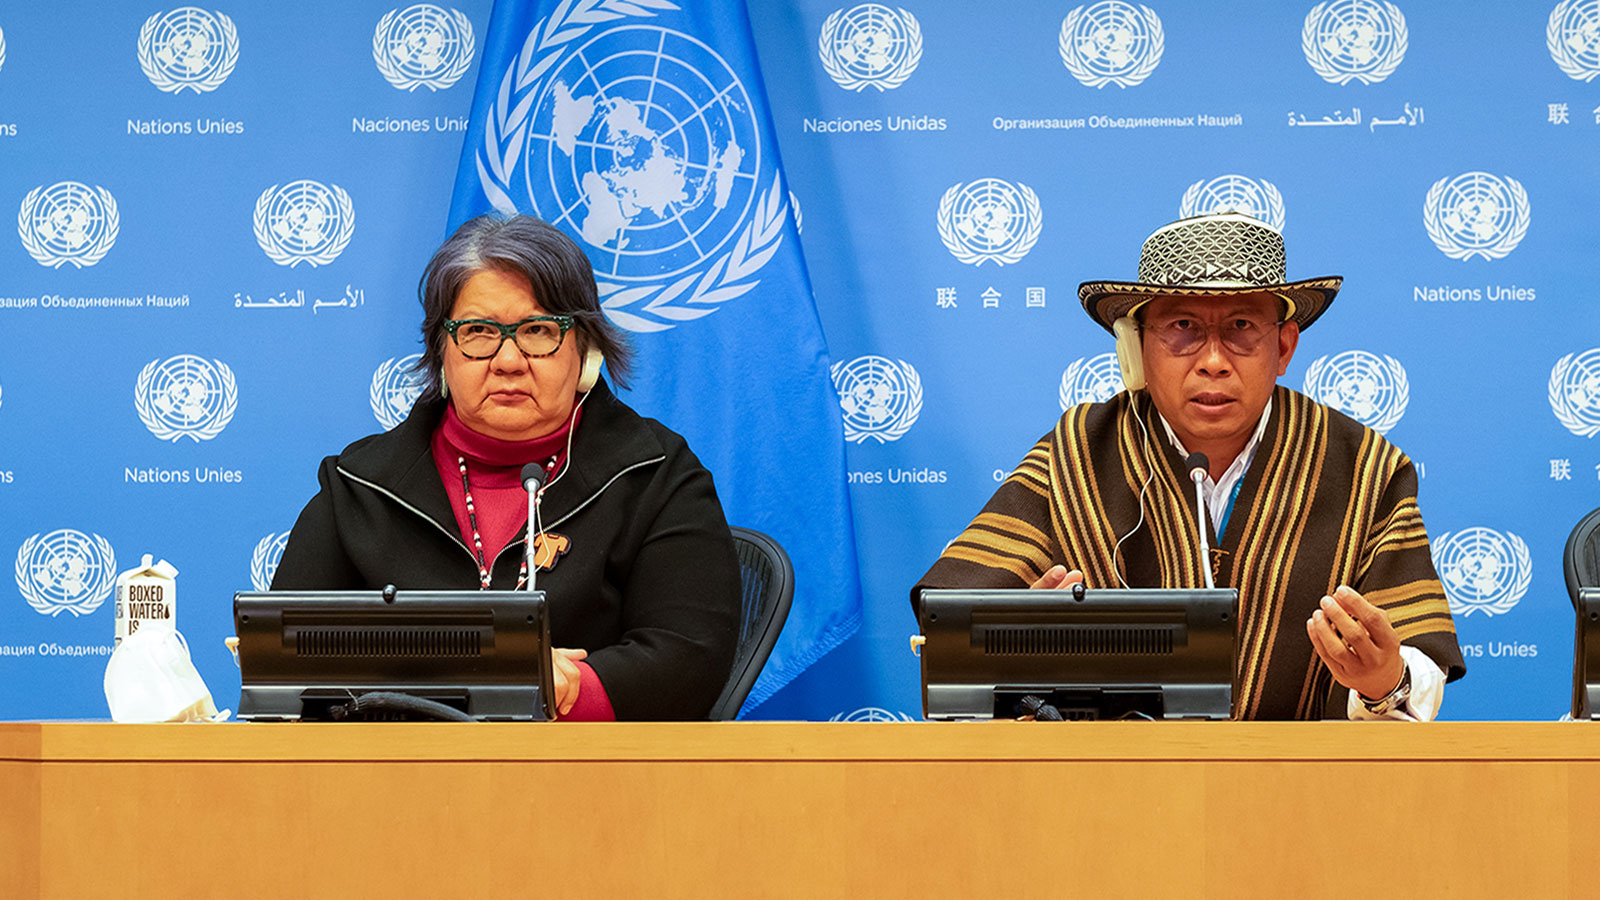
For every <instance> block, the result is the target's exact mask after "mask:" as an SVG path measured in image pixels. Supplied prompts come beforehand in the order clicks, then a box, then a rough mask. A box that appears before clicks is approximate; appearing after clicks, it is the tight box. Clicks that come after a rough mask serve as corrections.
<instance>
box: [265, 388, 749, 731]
mask: <svg viewBox="0 0 1600 900" xmlns="http://www.w3.org/2000/svg"><path fill="white" fill-rule="evenodd" d="M444 408H445V407H444V401H434V402H431V403H424V402H419V403H418V404H417V405H416V406H415V407H413V408H412V410H411V414H410V415H409V416H407V417H406V420H405V421H404V422H402V423H400V424H399V425H397V426H395V428H394V429H393V430H392V431H389V432H386V433H383V434H375V435H370V436H368V437H365V438H362V439H361V440H359V441H356V442H355V443H353V444H351V445H350V446H348V447H346V448H345V449H344V452H342V453H340V454H339V455H338V456H330V457H328V458H326V459H324V460H323V461H322V467H321V469H320V470H319V471H318V472H317V481H318V482H319V484H320V485H321V490H320V491H318V493H317V495H316V496H315V497H313V498H311V502H310V503H308V504H306V508H305V510H304V511H303V512H301V513H300V518H299V519H298V520H297V521H296V522H295V525H294V531H293V532H292V533H291V534H290V536H289V543H288V546H286V547H285V548H284V551H283V557H282V559H281V560H280V561H279V563H278V570H277V573H276V574H275V575H274V576H273V579H272V589H273V590H276V591H282V590H361V589H372V590H376V589H381V588H382V587H383V586H384V585H387V584H393V585H395V586H396V587H398V588H400V589H402V590H405V589H421V588H431V589H436V590H437V589H443V590H464V591H466V590H476V589H477V588H478V587H479V583H478V581H479V579H478V565H477V562H476V560H475V559H474V557H473V555H472V552H471V551H470V550H469V549H468V548H467V545H466V544H465V543H464V542H463V541H462V540H461V533H460V531H459V530H458V528H457V526H456V519H455V515H454V513H453V512H452V511H451V509H450V500H449V498H448V497H447V496H446V494H445V490H444V485H443V484H442V483H440V480H439V470H438V468H437V467H436V466H435V465H434V461H433V453H432V450H431V447H430V441H431V440H432V437H433V431H434V428H435V427H436V426H437V425H438V422H439V419H440V417H441V416H442V415H443V414H444ZM540 519H541V521H542V522H543V524H544V527H545V530H546V531H547V532H553V533H556V534H560V535H564V536H565V537H567V538H568V540H569V541H570V543H569V545H568V550H567V553H566V555H565V556H562V557H561V558H560V559H559V560H557V561H556V563H555V565H554V567H553V568H551V569H549V570H543V569H541V570H540V571H539V573H538V581H537V584H538V587H539V589H540V590H542V591H544V592H545V596H546V598H547V603H548V609H549V613H550V639H551V642H552V643H553V644H554V646H557V647H570V648H582V649H585V650H588V651H589V656H588V660H587V662H588V663H589V665H590V666H592V667H593V668H594V671H595V674H596V675H598V676H599V677H600V681H601V683H602V684H604V685H605V689H606V694H607V696H608V697H609V698H610V700H611V706H612V708H613V710H615V712H616V715H617V718H618V719H704V718H705V717H706V715H707V713H708V712H710V709H711V705H712V704H713V703H715V702H716V699H717V697H718V696H719V695H720V694H721V692H722V688H723V686H724V683H725V682H726V681H727V677H728V671H729V669H730V667H731V666H732V664H733V654H734V645H735V642H736V640H737V636H738V624H737V619H738V615H739V608H740V578H739V563H738V558H737V557H736V556H735V554H734V549H733V539H732V537H731V535H730V534H729V531H728V524H727V521H726V519H724V518H723V513H722V504H721V503H720V502H718V500H717V492H716V488H715V487H714V486H713V484H712V480H711V473H710V472H708V471H706V469H705V467H703V466H701V465H700V461H699V460H698V459H696V458H695V455H694V453H693V452H691V451H690V450H689V447H688V445H687V444H686V443H684V440H683V438H682V437H680V436H678V435H677V434H675V433H673V432H672V431H669V430H668V429H667V428H666V427H664V426H662V425H661V423H659V422H657V421H655V420H654V419H646V418H643V417H641V416H640V415H639V414H637V413H635V412H634V411H633V410H632V409H630V408H628V407H627V406H626V405H625V404H624V403H622V401H620V400H618V399H617V397H616V396H615V395H614V394H612V393H611V391H610V390H609V389H607V387H606V385H605V383H604V382H601V383H599V384H597V385H596V386H595V388H594V390H593V391H592V392H591V393H590V396H589V398H588V400H587V401H586V402H585V404H584V410H583V421H582V422H581V423H579V426H578V430H577V433H576V434H574V435H573V440H572V453H571V455H570V461H569V462H568V464H567V470H566V472H565V473H564V474H563V475H562V476H561V477H560V478H559V479H558V480H556V481H553V482H552V483H551V485H550V487H549V489H548V490H547V491H546V493H545V495H544V497H543V499H542V500H541V513H540ZM525 535H526V532H525V531H524V532H522V533H520V534H519V535H518V536H517V537H516V538H515V539H513V540H512V542H511V543H510V544H508V545H507V546H506V548H505V549H504V550H502V551H501V552H500V554H499V555H498V556H497V557H495V560H494V565H493V566H491V581H492V586H493V587H494V588H495V589H497V590H510V589H512V588H513V587H515V585H516V582H517V571H518V567H519V566H520V564H521V558H522V552H523V537H524V536H525Z"/></svg>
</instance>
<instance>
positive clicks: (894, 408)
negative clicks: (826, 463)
mask: <svg viewBox="0 0 1600 900" xmlns="http://www.w3.org/2000/svg"><path fill="white" fill-rule="evenodd" d="M829 373H830V374H831V375H832V376H833V388H834V390H836V391H838V392H839V407H840V408H841V409H843V410H844V439H845V440H847V441H855V442H856V443H857V444H861V443H865V442H866V440H867V439H868V438H872V439H873V440H875V441H877V442H878V443H880V444H884V443H888V442H889V441H897V440H899V439H900V438H902V437H904V436H905V433H906V432H907V431H909V430H911V426H912V425H915V424H916V422H917V417H918V416H920V415H922V377H921V376H920V375H918V374H917V370H916V369H915V368H913V367H912V365H911V364H910V363H908V362H906V361H904V360H898V361H897V360H892V359H887V358H885V357H882V356H862V357H859V358H857V359H854V360H851V361H850V362H848V363H846V362H842V361H841V362H836V363H834V364H833V368H832V369H830V370H829Z"/></svg>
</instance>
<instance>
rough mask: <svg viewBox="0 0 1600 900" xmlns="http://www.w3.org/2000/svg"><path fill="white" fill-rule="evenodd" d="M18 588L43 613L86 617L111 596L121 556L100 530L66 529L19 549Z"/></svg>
mask: <svg viewBox="0 0 1600 900" xmlns="http://www.w3.org/2000/svg"><path fill="white" fill-rule="evenodd" d="M16 571H17V590H18V591H19V592H21V594H22V599H24V600H26V601H28V605H29V606H31V607H33V611H34V612H36V613H38V614H39V615H41V616H59V615H61V614H62V613H64V612H69V613H72V614H73V615H74V616H86V615H88V614H89V613H92V612H94V611H95V610H96V609H99V608H100V604H102V603H104V602H105V600H106V598H107V597H109V596H111V587H112V585H113V584H115V583H116V578H117V558H116V554H114V553H112V552H111V544H110V542H108V541H107V540H106V539H105V538H103V537H101V536H100V535H98V534H84V533H83V532H81V531H73V530H72V529H70V528H63V529H60V530H58V531H52V532H50V533H49V534H46V535H38V534H35V535H33V536H32V537H30V538H28V539H27V540H25V541H23V542H22V546H21V547H19V548H17V570H16Z"/></svg>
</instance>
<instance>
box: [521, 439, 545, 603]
mask: <svg viewBox="0 0 1600 900" xmlns="http://www.w3.org/2000/svg"><path fill="white" fill-rule="evenodd" d="M546 477H547V475H546V473H545V470H544V466H541V465H539V464H538V463H536V462H531V463H528V464H527V465H525V466H523V467H522V488H523V490H525V491H527V492H528V541H527V545H526V546H525V548H524V553H525V555H526V557H527V561H528V590H529V591H530V592H531V591H532V590H533V579H534V576H535V575H537V574H538V571H539V567H538V566H537V565H535V564H534V559H533V554H534V546H533V545H534V534H535V529H536V528H537V527H538V523H539V498H540V497H541V496H542V495H543V494H544V480H545V478H546Z"/></svg>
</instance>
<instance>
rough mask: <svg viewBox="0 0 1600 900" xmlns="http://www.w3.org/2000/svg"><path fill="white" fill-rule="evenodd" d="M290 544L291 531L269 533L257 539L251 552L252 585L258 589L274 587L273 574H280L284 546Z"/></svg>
mask: <svg viewBox="0 0 1600 900" xmlns="http://www.w3.org/2000/svg"><path fill="white" fill-rule="evenodd" d="M288 545H289V532H287V531H285V532H283V533H282V534H273V533H269V534H268V535H267V536H266V537H264V538H262V539H261V540H259V541H256V549H255V550H254V551H253V552H252V553H251V554H250V586H251V587H254V588H255V589H256V590H258V591H266V590H271V589H272V576H274V575H276V574H278V561H279V560H281V559H283V548H284V547H287V546H288Z"/></svg>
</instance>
